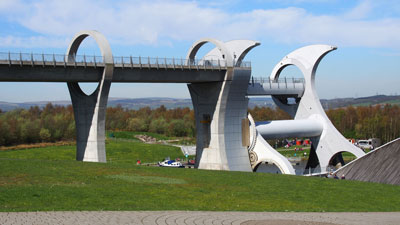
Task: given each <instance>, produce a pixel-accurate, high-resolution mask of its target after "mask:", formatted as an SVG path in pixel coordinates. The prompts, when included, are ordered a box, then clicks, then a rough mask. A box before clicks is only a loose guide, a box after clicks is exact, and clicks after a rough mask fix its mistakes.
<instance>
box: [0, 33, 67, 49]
mask: <svg viewBox="0 0 400 225" xmlns="http://www.w3.org/2000/svg"><path fill="white" fill-rule="evenodd" d="M69 41H70V40H68V39H67V38H54V37H47V36H32V37H15V36H11V35H8V36H3V37H0V47H9V48H10V47H11V48H13V47H17V48H32V47H35V48H47V47H50V48H60V47H63V48H67V47H68V43H69Z"/></svg>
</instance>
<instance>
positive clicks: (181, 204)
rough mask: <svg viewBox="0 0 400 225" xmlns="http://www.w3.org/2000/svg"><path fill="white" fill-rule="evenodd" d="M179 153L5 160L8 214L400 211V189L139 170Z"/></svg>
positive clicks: (43, 151)
mask: <svg viewBox="0 0 400 225" xmlns="http://www.w3.org/2000/svg"><path fill="white" fill-rule="evenodd" d="M173 154H176V155H177V156H178V155H179V154H180V157H181V154H182V153H180V151H179V149H177V148H174V147H171V146H162V145H161V146H160V145H149V144H143V143H139V142H114V141H108V143H107V157H108V160H109V162H108V163H87V162H77V161H75V160H74V159H75V147H74V146H61V147H48V148H37V149H27V150H12V151H11V150H10V151H1V152H0V211H49V210H57V211H58V210H67V211H70V210H211V211H226V210H233V211H400V186H394V185H384V184H375V183H364V182H357V181H348V180H333V179H324V178H313V177H301V176H290V175H279V174H261V173H249V172H227V171H207V170H195V169H176V168H160V167H151V166H136V165H135V163H134V162H135V161H136V159H137V158H140V159H141V160H142V161H158V160H161V159H160V158H163V157H165V156H167V155H169V156H170V157H171V158H173V157H174V156H173Z"/></svg>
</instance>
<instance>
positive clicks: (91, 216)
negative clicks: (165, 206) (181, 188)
mask: <svg viewBox="0 0 400 225" xmlns="http://www.w3.org/2000/svg"><path fill="white" fill-rule="evenodd" d="M0 224H1V225H6V224H40V225H45V224H96V225H99V224H117V225H118V224H143V225H147V224H156V225H165V224H168V225H170V224H171V225H172V224H176V225H181V224H182V225H184V224H185V225H186V224H188V225H189V224H190V225H199V224H210V225H217V224H238V225H239V224H243V225H255V224H265V225H338V224H346V225H347V224H348V225H372V224H376V225H399V224H400V212H388V213H297V212H296V213H294V212H193V211H128V212H127V211H116V212H114V211H95V212H87V211H83V212H9V213H8V212H6V213H0Z"/></svg>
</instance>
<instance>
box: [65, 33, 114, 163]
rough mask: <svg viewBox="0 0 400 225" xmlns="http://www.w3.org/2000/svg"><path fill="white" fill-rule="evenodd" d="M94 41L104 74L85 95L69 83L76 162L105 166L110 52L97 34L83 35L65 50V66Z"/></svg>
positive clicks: (102, 37) (76, 84) (78, 35)
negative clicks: (88, 39) (84, 43)
mask: <svg viewBox="0 0 400 225" xmlns="http://www.w3.org/2000/svg"><path fill="white" fill-rule="evenodd" d="M88 36H91V37H93V38H94V39H95V40H96V42H97V44H98V45H99V47H100V50H101V53H102V56H103V61H104V64H105V66H104V71H103V75H102V77H101V80H100V82H99V85H98V86H97V88H96V90H95V91H94V92H93V93H92V94H91V95H86V94H85V93H84V92H83V91H82V89H81V88H80V87H79V84H78V83H77V82H68V83H67V84H68V90H69V93H70V95H71V100H72V106H73V109H74V116H75V125H76V160H78V161H89V162H106V148H105V120H106V109H107V100H108V93H109V91H110V86H111V80H112V75H113V70H114V63H113V57H112V53H111V48H110V45H109V43H108V41H107V40H106V38H105V37H104V36H103V35H102V34H100V33H99V32H97V31H82V32H80V33H78V34H77V35H76V36H75V38H74V39H73V41H72V43H71V44H70V46H69V49H68V52H67V54H68V62H71V61H74V60H75V57H74V56H75V55H76V53H77V51H78V48H79V45H80V44H81V43H82V41H83V40H84V39H85V38H86V37H88Z"/></svg>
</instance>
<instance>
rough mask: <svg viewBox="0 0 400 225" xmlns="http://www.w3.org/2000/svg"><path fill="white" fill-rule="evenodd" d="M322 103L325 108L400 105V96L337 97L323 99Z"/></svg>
mask: <svg viewBox="0 0 400 225" xmlns="http://www.w3.org/2000/svg"><path fill="white" fill-rule="evenodd" d="M321 104H322V106H323V107H324V108H325V109H336V108H342V107H346V106H350V105H352V106H369V105H377V104H394V105H400V96H399V95H396V96H392V95H391V96H387V95H375V96H369V97H361V98H336V99H330V100H326V99H321Z"/></svg>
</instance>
